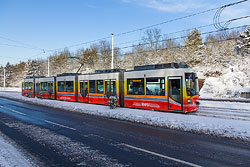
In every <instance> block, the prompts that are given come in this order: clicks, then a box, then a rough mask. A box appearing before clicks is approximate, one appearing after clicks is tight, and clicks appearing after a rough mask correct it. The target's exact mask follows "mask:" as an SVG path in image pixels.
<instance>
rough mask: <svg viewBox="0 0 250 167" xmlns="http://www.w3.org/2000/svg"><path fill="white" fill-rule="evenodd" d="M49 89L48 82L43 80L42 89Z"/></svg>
mask: <svg viewBox="0 0 250 167" xmlns="http://www.w3.org/2000/svg"><path fill="white" fill-rule="evenodd" d="M47 90H48V83H47V82H42V91H47Z"/></svg>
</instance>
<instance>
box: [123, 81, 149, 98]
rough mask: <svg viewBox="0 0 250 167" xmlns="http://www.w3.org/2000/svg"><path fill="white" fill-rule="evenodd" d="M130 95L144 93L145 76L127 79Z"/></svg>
mask: <svg viewBox="0 0 250 167" xmlns="http://www.w3.org/2000/svg"><path fill="white" fill-rule="evenodd" d="M127 94H128V95H144V94H145V92H144V78H138V79H137V78H134V79H128V80H127Z"/></svg>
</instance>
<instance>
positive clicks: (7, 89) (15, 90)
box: [0, 87, 21, 92]
mask: <svg viewBox="0 0 250 167" xmlns="http://www.w3.org/2000/svg"><path fill="white" fill-rule="evenodd" d="M0 91H7V92H21V88H7V87H5V88H4V87H0Z"/></svg>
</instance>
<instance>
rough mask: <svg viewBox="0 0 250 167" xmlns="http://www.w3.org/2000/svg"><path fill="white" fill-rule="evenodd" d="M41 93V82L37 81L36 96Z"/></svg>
mask: <svg viewBox="0 0 250 167" xmlns="http://www.w3.org/2000/svg"><path fill="white" fill-rule="evenodd" d="M39 93H40V83H36V96H37V95H38V94H39Z"/></svg>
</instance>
